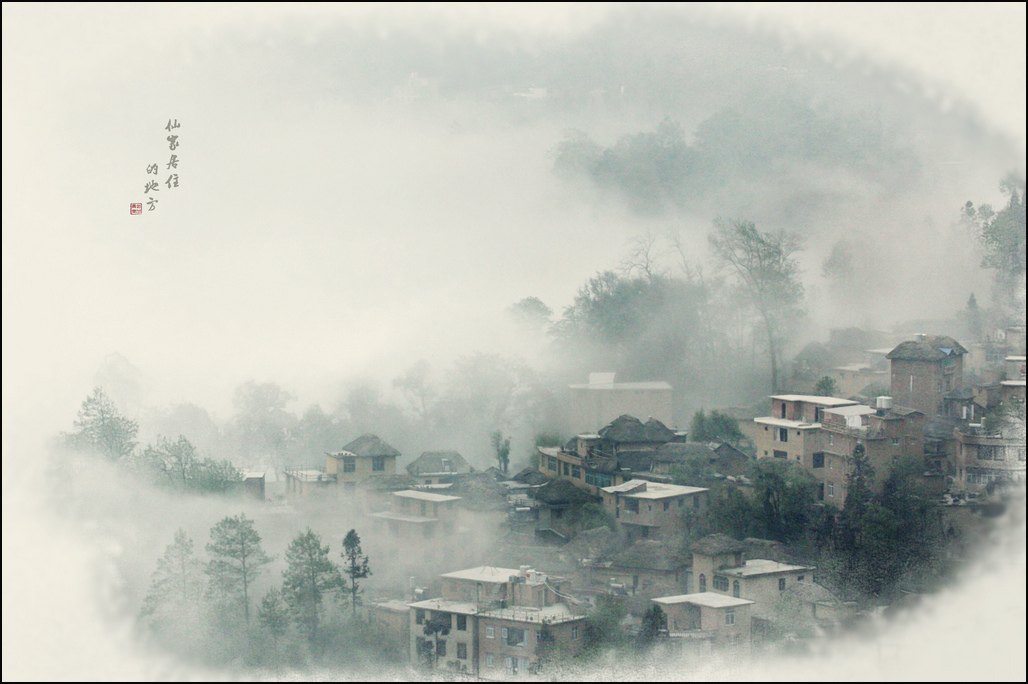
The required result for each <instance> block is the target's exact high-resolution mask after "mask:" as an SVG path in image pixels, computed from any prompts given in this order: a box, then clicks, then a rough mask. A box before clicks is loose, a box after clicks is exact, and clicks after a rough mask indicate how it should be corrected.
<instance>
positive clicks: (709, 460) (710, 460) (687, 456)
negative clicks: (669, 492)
mask: <svg viewBox="0 0 1028 684" xmlns="http://www.w3.org/2000/svg"><path fill="white" fill-rule="evenodd" d="M690 461H692V462H696V463H702V464H704V466H705V469H706V470H707V471H709V472H710V473H711V474H714V475H723V476H726V477H728V476H731V477H740V476H742V475H745V474H746V471H747V469H748V468H749V465H750V458H749V456H747V455H746V454H744V453H743V452H742V451H740V450H739V449H736V448H735V447H733V446H732V445H731V444H728V443H727V442H709V443H699V442H668V443H667V444H664V445H663V446H661V447H660V448H659V449H657V452H656V454H654V456H653V464H652V465H651V467H650V472H653V473H656V474H658V475H668V476H670V475H673V474H674V473H675V472H676V469H677V468H682V467H685V466H686V464H687V463H689V462H690Z"/></svg>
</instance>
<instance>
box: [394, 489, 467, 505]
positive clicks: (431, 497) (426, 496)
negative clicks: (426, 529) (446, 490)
mask: <svg viewBox="0 0 1028 684" xmlns="http://www.w3.org/2000/svg"><path fill="white" fill-rule="evenodd" d="M393 496H399V497H402V498H404V499H417V500H419V501H432V502H434V503H442V502H444V501H459V500H460V497H459V496H447V495H446V494H433V493H432V492H419V491H416V490H414V489H405V490H403V491H402V492H393Z"/></svg>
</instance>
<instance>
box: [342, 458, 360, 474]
mask: <svg viewBox="0 0 1028 684" xmlns="http://www.w3.org/2000/svg"><path fill="white" fill-rule="evenodd" d="M343 472H344V473H355V472H357V459H356V458H354V457H352V456H347V457H346V458H344V459H343Z"/></svg>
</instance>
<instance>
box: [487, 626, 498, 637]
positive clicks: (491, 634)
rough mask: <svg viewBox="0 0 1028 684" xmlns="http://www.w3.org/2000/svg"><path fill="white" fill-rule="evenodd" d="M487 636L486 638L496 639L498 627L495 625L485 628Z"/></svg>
mask: <svg viewBox="0 0 1028 684" xmlns="http://www.w3.org/2000/svg"><path fill="white" fill-rule="evenodd" d="M485 638H486V639H495V638H496V628H495V627H486V628H485Z"/></svg>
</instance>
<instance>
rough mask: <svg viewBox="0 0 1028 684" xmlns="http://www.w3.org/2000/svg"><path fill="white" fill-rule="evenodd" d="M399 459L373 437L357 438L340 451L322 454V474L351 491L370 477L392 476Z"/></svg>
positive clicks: (396, 454)
mask: <svg viewBox="0 0 1028 684" xmlns="http://www.w3.org/2000/svg"><path fill="white" fill-rule="evenodd" d="M399 455H400V452H399V451H397V450H396V449H394V448H393V447H391V446H390V445H388V444H386V443H385V442H384V441H382V440H381V439H379V437H378V436H377V435H372V434H366V435H361V436H360V437H358V438H357V439H355V440H353V441H352V442H350V443H349V444H347V445H346V446H344V447H343V448H342V449H341V450H339V451H335V452H331V453H328V454H326V456H327V459H326V463H325V473H326V474H328V475H334V476H335V478H336V481H337V482H338V483H339V484H340V485H342V486H343V487H344V488H352V487H355V486H356V485H357V483H358V482H361V481H363V480H366V479H367V478H369V477H371V476H373V475H392V474H394V473H395V472H396V459H397V457H399Z"/></svg>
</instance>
